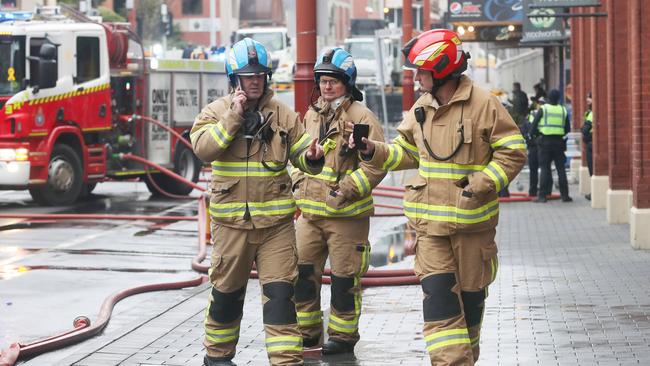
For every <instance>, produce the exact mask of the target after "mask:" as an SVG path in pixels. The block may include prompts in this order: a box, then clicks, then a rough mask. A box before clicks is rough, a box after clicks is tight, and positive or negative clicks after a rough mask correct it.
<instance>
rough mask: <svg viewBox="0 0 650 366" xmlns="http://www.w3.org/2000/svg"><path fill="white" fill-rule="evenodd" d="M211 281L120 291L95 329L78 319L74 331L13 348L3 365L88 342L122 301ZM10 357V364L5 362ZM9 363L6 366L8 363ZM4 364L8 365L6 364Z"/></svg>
mask: <svg viewBox="0 0 650 366" xmlns="http://www.w3.org/2000/svg"><path fill="white" fill-rule="evenodd" d="M206 281H207V277H206V276H203V275H201V276H199V277H196V278H194V279H191V280H186V281H177V282H165V283H156V284H150V285H144V286H138V287H133V288H129V289H126V290H122V291H118V292H116V293H114V294H112V295H110V296H109V297H107V298H106V299H105V300H104V302H103V303H102V306H101V308H100V310H99V315H98V316H97V319H96V320H95V323H94V324H92V325H91V322H90V319H88V318H87V317H85V316H79V317H77V318H75V319H74V321H73V322H72V326H73V329H72V330H69V331H66V332H63V333H60V334H57V335H54V336H51V337H47V338H43V339H39V340H37V341H34V342H31V343H24V344H21V343H14V344H12V345H11V346H10V348H9V350H8V351H7V352H6V354H5V352H4V351H3V353H2V354H0V362H2V363H0V365H12V364H13V363H12V358H13V362H15V361H16V360H17V359H24V358H27V357H33V356H36V355H39V354H41V353H45V352H49V351H52V350H55V349H59V348H62V347H66V346H69V345H72V344H75V343H78V342H81V341H83V340H86V339H88V338H90V337H92V336H94V335H96V334H98V333H99V332H101V331H102V330H103V329H104V328H105V327H106V325H107V324H108V321H109V319H110V316H111V313H112V312H113V308H114V307H115V304H117V303H118V302H119V301H120V300H122V299H124V298H126V297H129V296H132V295H136V294H141V293H145V292H153V291H162V290H178V289H182V288H185V287H194V286H198V285H200V284H202V283H204V282H206ZM5 355H6V360H3V358H5ZM4 362H6V363H4ZM3 363H4V364H3Z"/></svg>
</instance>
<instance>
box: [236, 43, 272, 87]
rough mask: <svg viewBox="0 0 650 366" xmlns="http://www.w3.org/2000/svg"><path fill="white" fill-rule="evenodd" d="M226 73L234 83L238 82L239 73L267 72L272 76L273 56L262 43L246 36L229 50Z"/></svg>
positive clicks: (255, 73) (256, 73)
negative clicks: (270, 55)
mask: <svg viewBox="0 0 650 366" xmlns="http://www.w3.org/2000/svg"><path fill="white" fill-rule="evenodd" d="M226 73H228V78H229V79H230V82H231V84H232V85H236V84H237V80H236V76H237V75H259V74H267V75H268V76H269V78H271V57H269V54H268V53H267V52H266V48H264V46H263V45H262V44H261V43H259V42H257V41H255V40H253V39H251V38H248V37H246V38H244V39H242V40H241V41H239V42H237V43H235V44H234V45H233V46H232V48H231V49H230V51H229V52H228V59H227V60H226Z"/></svg>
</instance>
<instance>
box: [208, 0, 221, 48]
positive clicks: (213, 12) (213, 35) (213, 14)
mask: <svg viewBox="0 0 650 366" xmlns="http://www.w3.org/2000/svg"><path fill="white" fill-rule="evenodd" d="M208 1H209V2H210V44H209V45H208V48H210V47H212V46H216V45H217V4H215V2H216V1H217V0H208ZM222 1H223V0H222Z"/></svg>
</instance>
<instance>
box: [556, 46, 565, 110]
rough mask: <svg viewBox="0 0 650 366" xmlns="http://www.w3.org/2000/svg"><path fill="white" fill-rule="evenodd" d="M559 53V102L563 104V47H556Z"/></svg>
mask: <svg viewBox="0 0 650 366" xmlns="http://www.w3.org/2000/svg"><path fill="white" fill-rule="evenodd" d="M557 50H558V52H559V53H560V104H564V47H558V48H557Z"/></svg>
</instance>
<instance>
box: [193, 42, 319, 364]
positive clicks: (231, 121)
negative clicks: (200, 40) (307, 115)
mask: <svg viewBox="0 0 650 366" xmlns="http://www.w3.org/2000/svg"><path fill="white" fill-rule="evenodd" d="M269 65H270V59H269V56H268V54H267V52H266V50H265V49H264V46H262V45H261V44H260V43H258V42H256V41H254V40H252V39H250V38H245V39H243V40H241V41H239V42H237V43H235V45H234V46H233V48H232V49H231V50H230V53H229V55H228V59H227V63H226V70H227V72H228V78H229V79H230V85H231V87H232V92H231V94H229V95H227V96H224V97H222V98H219V99H218V100H216V101H214V102H212V103H210V104H209V105H208V106H206V107H205V108H204V109H203V110H202V111H201V113H200V114H199V115H198V116H197V117H196V120H195V122H194V126H193V127H192V131H191V135H190V139H191V140H192V146H193V147H194V152H195V153H196V155H197V156H198V157H199V158H200V159H201V160H203V161H205V162H209V163H211V164H212V182H211V185H210V188H211V195H210V216H211V218H212V227H211V231H212V239H213V249H212V257H211V261H212V264H211V267H210V271H209V277H210V281H211V282H212V291H211V293H210V302H209V304H208V308H207V310H206V317H205V339H204V345H205V348H206V352H207V355H206V356H205V359H204V363H205V365H207V366H216V365H234V363H232V361H231V360H232V358H233V357H234V356H235V347H236V345H237V341H238V339H239V325H240V322H241V318H242V311H243V307H244V296H245V294H246V285H247V283H248V277H249V275H250V271H251V267H252V265H253V261H255V263H256V266H257V271H258V273H259V279H260V283H261V287H262V301H263V303H264V306H263V308H264V314H263V318H262V320H263V323H264V330H265V331H266V342H265V343H266V351H267V353H268V357H269V361H270V363H271V364H272V365H302V364H303V359H302V337H301V334H300V330H299V329H298V323H297V320H296V308H295V304H294V283H295V281H296V278H297V276H298V271H297V267H296V263H297V257H296V237H295V229H294V224H293V215H294V213H295V211H296V204H295V200H294V198H293V195H292V194H291V178H290V177H289V174H288V171H287V163H288V161H289V160H290V161H291V163H292V165H293V166H294V167H295V168H297V169H300V170H303V171H305V172H308V173H310V174H318V173H320V172H321V169H322V166H323V159H322V157H323V149H322V147H321V146H320V145H318V144H317V141H316V139H311V138H310V137H309V134H307V133H306V132H305V128H304V127H303V125H302V123H300V119H299V117H298V115H297V114H296V113H295V112H294V111H292V110H291V109H290V108H289V107H288V106H286V105H285V104H283V103H281V102H279V101H277V100H276V99H274V98H273V92H272V91H271V90H270V89H269V88H268V80H269V79H270V77H271V68H270V66H269ZM310 141H311V142H310Z"/></svg>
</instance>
